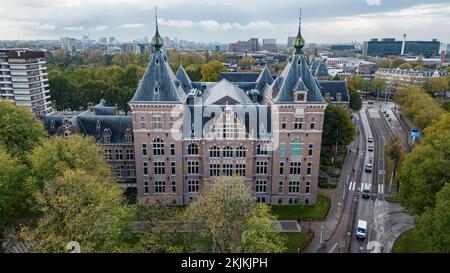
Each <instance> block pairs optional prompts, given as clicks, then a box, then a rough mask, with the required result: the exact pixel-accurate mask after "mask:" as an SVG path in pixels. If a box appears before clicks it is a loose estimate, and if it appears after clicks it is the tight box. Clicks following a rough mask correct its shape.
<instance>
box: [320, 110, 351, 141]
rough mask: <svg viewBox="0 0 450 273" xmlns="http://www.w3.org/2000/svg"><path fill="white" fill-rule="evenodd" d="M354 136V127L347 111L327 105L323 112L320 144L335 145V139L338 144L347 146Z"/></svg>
mask: <svg viewBox="0 0 450 273" xmlns="http://www.w3.org/2000/svg"><path fill="white" fill-rule="evenodd" d="M354 136H355V125H354V124H353V122H352V119H351V117H350V115H349V114H348V113H347V111H346V110H345V109H344V108H342V107H340V106H336V105H332V104H330V105H328V107H327V109H326V110H325V120H324V124H323V134H322V143H323V144H325V145H330V146H331V145H335V144H336V138H338V142H339V144H343V145H348V144H350V143H351V142H352V141H353V138H354Z"/></svg>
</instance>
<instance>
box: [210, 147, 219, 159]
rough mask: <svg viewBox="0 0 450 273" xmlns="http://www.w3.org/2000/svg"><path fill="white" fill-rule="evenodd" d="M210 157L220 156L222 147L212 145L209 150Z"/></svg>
mask: <svg viewBox="0 0 450 273" xmlns="http://www.w3.org/2000/svg"><path fill="white" fill-rule="evenodd" d="M209 157H213V158H217V157H220V149H219V147H217V146H212V147H211V150H209Z"/></svg>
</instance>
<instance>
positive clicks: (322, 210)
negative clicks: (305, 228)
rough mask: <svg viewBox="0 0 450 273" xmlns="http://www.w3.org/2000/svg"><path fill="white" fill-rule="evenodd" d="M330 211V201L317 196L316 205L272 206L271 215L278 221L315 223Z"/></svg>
mask: <svg viewBox="0 0 450 273" xmlns="http://www.w3.org/2000/svg"><path fill="white" fill-rule="evenodd" d="M329 209H330V199H328V198H327V197H325V196H322V195H318V196H317V204H316V205H314V206H312V205H272V213H273V214H275V215H277V216H278V220H298V219H300V220H301V221H315V220H323V219H324V218H325V217H326V216H327V214H328V210H329Z"/></svg>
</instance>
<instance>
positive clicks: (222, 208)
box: [186, 177, 284, 253]
mask: <svg viewBox="0 0 450 273" xmlns="http://www.w3.org/2000/svg"><path fill="white" fill-rule="evenodd" d="M204 187H205V188H204V192H203V194H202V195H200V196H198V197H197V198H196V199H195V201H194V202H192V203H191V204H190V205H189V207H188V208H187V210H186V218H187V219H192V220H194V221H200V226H199V230H200V231H201V232H202V234H203V235H204V236H206V237H210V238H213V241H214V250H215V252H220V253H230V252H231V253H236V252H248V251H257V252H282V251H283V250H284V240H283V239H282V237H281V236H280V235H279V234H277V233H276V232H273V231H274V227H275V226H274V222H273V221H274V220H276V219H275V218H273V217H272V216H269V213H268V211H269V209H268V208H265V207H260V206H256V202H255V198H254V196H252V195H251V191H250V188H249V186H248V185H246V184H245V183H244V181H243V180H242V179H240V178H235V177H220V178H218V179H216V180H215V181H214V182H212V183H210V184H206V185H205V186H204ZM256 234H258V235H259V236H256ZM263 244H266V248H264V246H263Z"/></svg>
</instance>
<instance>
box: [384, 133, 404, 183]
mask: <svg viewBox="0 0 450 273" xmlns="http://www.w3.org/2000/svg"><path fill="white" fill-rule="evenodd" d="M386 155H387V156H388V157H389V158H390V159H391V160H392V161H393V162H394V170H393V172H394V176H395V171H396V170H397V168H398V166H399V165H400V162H401V161H402V160H403V158H404V156H405V155H404V152H403V144H402V141H401V140H400V137H399V136H398V135H395V136H393V137H391V139H389V141H388V143H387V145H386Z"/></svg>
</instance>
